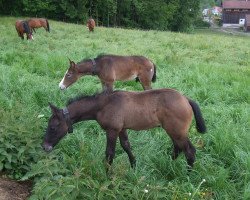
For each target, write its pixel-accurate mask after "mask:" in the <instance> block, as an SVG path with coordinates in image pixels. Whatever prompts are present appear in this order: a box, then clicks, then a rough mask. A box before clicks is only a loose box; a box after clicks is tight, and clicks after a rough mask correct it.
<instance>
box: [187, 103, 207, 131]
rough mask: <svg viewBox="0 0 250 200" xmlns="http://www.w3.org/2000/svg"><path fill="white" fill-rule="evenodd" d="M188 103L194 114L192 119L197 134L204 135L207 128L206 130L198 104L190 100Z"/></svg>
mask: <svg viewBox="0 0 250 200" xmlns="http://www.w3.org/2000/svg"><path fill="white" fill-rule="evenodd" d="M188 102H189V104H190V105H191V107H192V109H193V112H194V118H195V122H196V129H197V131H198V132H199V133H205V132H206V131H207V128H206V125H205V121H204V119H203V117H202V114H201V110H200V108H199V106H198V104H197V103H196V102H195V101H193V100H191V99H188Z"/></svg>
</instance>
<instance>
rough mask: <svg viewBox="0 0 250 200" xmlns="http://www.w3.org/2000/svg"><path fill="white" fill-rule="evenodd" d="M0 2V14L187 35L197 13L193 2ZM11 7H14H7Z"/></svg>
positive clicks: (132, 0)
mask: <svg viewBox="0 0 250 200" xmlns="http://www.w3.org/2000/svg"><path fill="white" fill-rule="evenodd" d="M11 2H12V3H11V4H10V3H9V1H8V0H0V5H1V7H0V13H2V14H13V15H18V16H20V15H28V16H36V17H47V18H50V19H56V20H61V21H68V22H75V23H76V22H77V23H85V22H86V20H87V18H88V17H89V16H92V17H93V18H94V19H95V20H96V21H97V25H102V26H108V27H109V26H112V27H113V26H120V27H131V28H142V29H156V30H173V31H186V30H187V29H188V28H189V27H190V26H191V25H192V24H193V21H194V19H195V18H196V16H197V13H198V12H199V1H196V0H185V1H181V0H177V1H176V0H156V1H150V0H123V1H121V0H96V1H93V0H77V1H74V0H21V1H20V0H11ZM10 5H14V6H10Z"/></svg>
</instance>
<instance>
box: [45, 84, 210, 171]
mask: <svg viewBox="0 0 250 200" xmlns="http://www.w3.org/2000/svg"><path fill="white" fill-rule="evenodd" d="M50 108H51V110H52V116H51V117H50V119H49V122H48V127H47V131H46V134H45V137H44V141H43V144H42V146H43V148H44V150H45V151H51V150H52V149H53V147H54V146H55V145H56V144H57V143H58V142H59V141H60V140H61V139H62V138H63V137H64V136H65V135H66V134H67V133H68V132H69V133H71V132H73V126H72V125H73V124H75V123H77V122H80V121H86V120H96V121H97V123H98V124H99V125H100V126H101V127H102V129H104V130H105V131H106V138H107V145H106V161H107V163H108V164H109V165H111V164H112V162H113V159H114V156H115V146H116V140H117V139H118V138H119V140H120V144H121V146H122V148H123V149H124V151H125V152H126V153H127V154H128V157H129V161H130V165H131V166H132V167H134V166H135V163H136V160H135V157H134V155H133V154H132V152H131V148H130V144H129V140H128V135H127V129H132V130H136V131H139V130H146V129H151V128H153V127H158V126H161V127H162V128H163V129H164V130H165V131H166V133H167V134H168V135H169V136H170V138H171V140H172V142H173V147H174V148H173V154H172V158H173V159H176V158H177V157H178V155H179V154H180V153H181V152H183V153H184V154H185V157H186V160H187V164H188V165H189V169H190V167H192V166H193V163H194V161H195V152H196V150H195V148H194V146H193V145H192V143H191V142H190V140H189V138H188V131H189V127H190V125H191V122H192V116H193V115H194V117H195V121H196V128H197V130H198V132H200V133H205V131H206V126H205V122H204V119H203V117H202V114H201V111H200V108H199V106H198V104H197V103H195V102H194V101H193V100H191V99H189V98H187V97H185V96H183V95H182V94H180V93H179V92H177V91H176V90H173V89H157V90H147V91H143V92H126V91H114V92H112V93H101V94H97V95H94V96H87V97H86V96H85V97H84V96H82V97H78V98H76V99H73V100H71V101H69V103H68V104H67V106H66V107H65V108H63V109H59V108H57V107H55V106H54V105H52V104H50Z"/></svg>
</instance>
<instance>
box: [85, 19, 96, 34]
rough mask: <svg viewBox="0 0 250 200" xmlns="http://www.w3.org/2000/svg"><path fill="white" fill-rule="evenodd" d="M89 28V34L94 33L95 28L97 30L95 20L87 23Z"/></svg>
mask: <svg viewBox="0 0 250 200" xmlns="http://www.w3.org/2000/svg"><path fill="white" fill-rule="evenodd" d="M87 27H88V29H89V32H94V28H95V20H94V19H92V18H90V19H88V21H87Z"/></svg>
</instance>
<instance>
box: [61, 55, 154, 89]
mask: <svg viewBox="0 0 250 200" xmlns="http://www.w3.org/2000/svg"><path fill="white" fill-rule="evenodd" d="M69 63H70V66H69V68H68V70H67V71H66V73H65V75H64V77H63V79H62V80H61V82H60V83H59V87H60V89H62V90H63V89H66V88H67V87H69V86H70V85H71V84H73V83H74V82H76V81H77V79H79V78H80V77H81V76H84V75H92V76H94V75H96V76H98V78H99V79H100V80H101V83H102V88H103V91H106V92H111V91H113V84H114V82H115V81H117V80H120V81H127V80H133V79H136V81H140V83H141V85H142V87H143V89H144V90H148V89H151V81H152V82H155V81H156V67H155V65H154V63H152V62H151V61H150V60H149V59H147V58H145V57H143V56H116V55H102V56H98V57H97V58H95V59H85V60H83V61H81V62H79V63H77V64H75V63H74V62H73V61H71V60H69Z"/></svg>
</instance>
